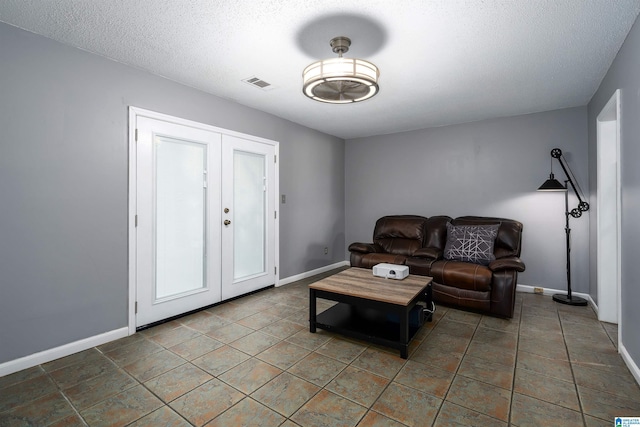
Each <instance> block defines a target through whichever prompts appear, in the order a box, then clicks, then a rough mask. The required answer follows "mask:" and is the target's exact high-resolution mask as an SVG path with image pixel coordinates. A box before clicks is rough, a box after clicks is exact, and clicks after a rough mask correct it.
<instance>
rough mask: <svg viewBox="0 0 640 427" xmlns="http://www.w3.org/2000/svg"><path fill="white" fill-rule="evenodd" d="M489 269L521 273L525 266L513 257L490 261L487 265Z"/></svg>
mask: <svg viewBox="0 0 640 427" xmlns="http://www.w3.org/2000/svg"><path fill="white" fill-rule="evenodd" d="M489 269H490V270H491V271H502V270H515V271H517V272H519V273H522V272H523V271H524V269H525V265H524V262H522V260H521V259H520V258H518V257H515V256H514V257H505V258H498V259H496V260H494V261H491V263H489Z"/></svg>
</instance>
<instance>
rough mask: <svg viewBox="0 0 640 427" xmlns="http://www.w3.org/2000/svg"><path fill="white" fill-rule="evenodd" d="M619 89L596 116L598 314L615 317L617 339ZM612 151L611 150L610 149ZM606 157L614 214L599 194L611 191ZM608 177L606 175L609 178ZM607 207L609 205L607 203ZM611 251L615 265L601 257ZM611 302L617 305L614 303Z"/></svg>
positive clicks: (619, 299)
mask: <svg viewBox="0 0 640 427" xmlns="http://www.w3.org/2000/svg"><path fill="white" fill-rule="evenodd" d="M620 118H621V111H620V89H618V90H616V91H615V92H614V94H613V96H612V97H611V99H609V101H608V102H607V104H606V105H605V106H604V108H602V111H600V114H598V117H597V119H596V127H597V129H596V135H597V136H596V138H597V142H596V149H597V154H596V158H597V195H598V196H597V207H598V211H597V225H596V228H597V234H596V236H597V253H598V257H597V260H598V261H597V270H598V274H597V283H598V286H597V290H598V297H597V298H598V318H599V319H600V320H604V321H608V322H613V321H614V318H615V321H616V322H617V324H618V341H619V340H620V333H621V329H622V325H621V324H620V320H621V310H620V307H621V301H622V298H621V283H622V278H621V272H622V269H621V260H620V258H621V257H620V253H621V242H620V236H621V212H622V207H621V204H622V201H621V191H620V183H621V178H620V177H621V174H620ZM612 151H613V152H612ZM605 158H607V159H608V160H607V161H608V162H609V164H610V163H612V162H615V168H616V170H615V177H614V178H613V179H614V180H615V184H614V185H615V190H614V191H615V193H614V196H615V212H614V213H613V215H612V214H611V212H610V209H605V208H604V205H603V203H604V202H603V200H602V195H603V194H604V192H610V191H611V188H610V185H611V182H607V183H605V182H603V180H604V178H603V177H604V167H605V166H604V165H603V163H604V162H605V160H604V159H605ZM610 180H611V177H610V178H609V181H610ZM609 208H610V206H609ZM612 222H614V223H615V228H616V231H615V233H616V239H615V243H613V244H612V242H604V241H603V240H604V239H603V238H602V235H603V234H604V233H607V232H606V231H605V230H604V228H605V226H606V224H611V223H612ZM605 253H607V254H612V253H615V254H616V255H615V260H613V262H614V263H615V265H611V260H609V261H605V260H603V257H602V254H605ZM612 270H614V271H615V276H616V279H615V283H614V284H613V286H607V285H606V283H607V282H609V283H610V282H611V275H612V274H611V273H612ZM612 288H615V289H616V296H615V298H613V299H612V298H607V299H605V298H602V295H603V294H604V293H605V292H606V290H607V289H608V290H612ZM614 305H615V306H616V307H614ZM613 310H615V315H614V316H612V315H611V313H612V311H613Z"/></svg>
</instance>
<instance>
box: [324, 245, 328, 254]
mask: <svg viewBox="0 0 640 427" xmlns="http://www.w3.org/2000/svg"><path fill="white" fill-rule="evenodd" d="M328 253H329V248H327V247H326V246H325V248H324V254H325V255H327V254H328Z"/></svg>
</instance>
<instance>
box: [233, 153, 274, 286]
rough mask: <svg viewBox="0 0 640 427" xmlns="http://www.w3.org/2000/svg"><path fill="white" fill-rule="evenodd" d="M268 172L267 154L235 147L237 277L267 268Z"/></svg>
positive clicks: (235, 268) (235, 267)
mask: <svg viewBox="0 0 640 427" xmlns="http://www.w3.org/2000/svg"><path fill="white" fill-rule="evenodd" d="M265 176H266V175H265V156H264V155H263V154H257V153H248V152H244V151H234V153H233V204H234V215H233V218H234V222H235V225H233V231H234V234H233V236H234V237H233V249H234V266H233V278H234V280H237V279H242V278H244V277H248V276H253V275H256V274H260V273H264V271H265V235H266V225H265V223H266V221H265V219H266V218H265V215H266V197H265V194H266V192H265V185H266V184H265Z"/></svg>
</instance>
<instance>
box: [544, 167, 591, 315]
mask: <svg viewBox="0 0 640 427" xmlns="http://www.w3.org/2000/svg"><path fill="white" fill-rule="evenodd" d="M560 164H562V163H560ZM569 183H571V185H572V186H573V182H571V181H570V180H568V179H567V180H565V181H564V186H565V187H566V188H567V190H568V189H569V187H568V185H569ZM574 188H575V187H574ZM578 197H579V196H578ZM570 215H571V216H572V214H571V211H569V191H565V192H564V218H565V226H564V232H565V236H566V245H567V294H566V295H564V294H555V295H554V296H553V300H554V301H555V302H559V303H562V304H568V305H587V304H588V302H587V300H586V299H584V298H581V297H574V296H573V295H571V228H570V227H569V216H570Z"/></svg>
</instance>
